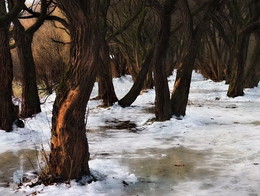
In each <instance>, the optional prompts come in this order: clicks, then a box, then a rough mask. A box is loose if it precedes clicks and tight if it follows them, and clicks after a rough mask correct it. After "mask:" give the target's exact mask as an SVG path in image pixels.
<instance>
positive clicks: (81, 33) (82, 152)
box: [49, 0, 100, 180]
mask: <svg viewBox="0 0 260 196" xmlns="http://www.w3.org/2000/svg"><path fill="white" fill-rule="evenodd" d="M57 2H58V5H59V7H60V8H61V9H62V10H63V11H64V13H65V15H66V17H67V19H68V21H69V24H70V29H69V30H70V34H71V52H70V54H71V57H70V66H69V69H68V72H67V74H66V76H65V78H64V79H63V82H62V83H61V84H60V85H61V86H60V88H59V89H58V92H57V97H56V100H55V103H54V107H53V118H52V137H51V154H50V160H49V161H50V163H49V173H50V174H51V175H53V177H57V178H60V179H61V180H69V179H76V178H80V177H81V176H82V175H89V174H90V171H89V166H88V160H89V151H88V142H87V137H86V128H85V113H86V105H87V103H88V100H89V97H90V93H91V91H92V88H93V85H94V82H95V79H96V76H97V70H98V65H99V63H98V58H99V43H100V39H99V37H100V36H99V31H98V27H99V24H98V21H99V20H98V12H99V1H96V0H84V1H77V0H70V1H64V0H59V1H57Z"/></svg>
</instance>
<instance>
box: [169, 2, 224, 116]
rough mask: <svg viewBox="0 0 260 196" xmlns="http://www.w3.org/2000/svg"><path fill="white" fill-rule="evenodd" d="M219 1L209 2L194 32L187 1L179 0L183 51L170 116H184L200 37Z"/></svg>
mask: <svg viewBox="0 0 260 196" xmlns="http://www.w3.org/2000/svg"><path fill="white" fill-rule="evenodd" d="M219 2H220V0H212V1H211V2H209V5H208V8H207V10H206V12H205V14H204V16H203V18H202V20H201V22H200V23H199V24H198V26H197V27H196V29H195V30H193V20H192V16H191V13H190V8H189V5H188V3H187V0H185V1H184V0H180V1H179V6H180V9H181V11H182V14H183V15H182V20H183V27H184V36H185V42H186V43H185V49H184V53H183V54H184V56H183V59H182V62H181V65H180V66H179V68H178V71H177V76H176V80H175V84H174V90H173V93H172V98H171V106H172V112H173V113H172V114H173V115H176V116H184V115H185V113H186V107H187V103H188V97H189V91H190V83H191V76H192V70H193V67H194V62H195V59H196V56H197V51H198V49H199V46H200V42H201V36H202V34H203V31H205V30H206V27H207V25H206V24H207V23H208V21H209V20H210V18H211V16H212V14H213V13H214V10H215V9H216V8H217V7H218V4H219Z"/></svg>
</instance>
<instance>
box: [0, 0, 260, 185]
mask: <svg viewBox="0 0 260 196" xmlns="http://www.w3.org/2000/svg"><path fill="white" fill-rule="evenodd" d="M26 3H27V2H26ZM259 10H260V1H259V0H248V1H243V0H38V1H33V3H32V2H28V4H25V1H22V0H0V129H2V130H6V131H11V130H12V126H13V123H14V122H15V121H16V120H17V119H24V118H28V117H32V116H34V115H36V114H37V113H39V112H41V108H40V98H39V97H40V92H41V91H44V92H45V93H46V94H50V93H52V92H53V91H55V93H56V100H55V103H54V106H53V111H52V114H53V116H52V128H51V152H50V155H49V160H48V164H47V166H48V172H47V174H48V175H45V176H43V177H42V178H45V180H48V181H50V182H52V181H67V180H69V179H78V178H80V177H82V176H84V175H90V170H89V166H88V161H89V151H88V141H87V137H86V106H87V104H88V101H89V99H90V94H91V92H92V89H93V86H94V83H95V82H98V86H99V95H98V97H96V99H102V101H103V107H109V106H111V105H113V104H114V103H115V102H118V104H119V105H120V106H122V107H128V106H130V105H131V104H132V103H133V102H134V101H135V99H136V98H137V96H138V95H139V94H140V92H141V91H142V90H145V89H149V88H155V94H156V96H155V102H154V104H155V117H156V120H158V121H165V120H169V119H170V118H172V117H181V116H184V115H186V106H187V103H188V96H189V90H190V83H191V77H192V72H193V71H194V70H195V71H197V72H200V73H201V74H202V75H203V76H204V77H205V78H207V79H211V80H213V81H215V82H219V81H224V80H225V81H226V83H227V84H228V85H229V88H228V91H227V96H228V97H232V98H233V97H237V96H242V95H244V88H253V87H255V86H257V85H258V83H259V80H260V12H259ZM50 51H51V52H50ZM174 69H176V70H177V75H176V80H175V84H174V86H173V87H169V85H168V80H167V77H168V76H169V75H170V74H172V72H173V70H174ZM125 74H130V75H131V76H132V78H133V80H134V83H133V86H132V88H131V89H130V91H129V92H128V93H127V94H126V95H125V96H124V97H123V98H121V99H119V100H118V97H117V95H116V92H115V89H114V86H113V80H112V79H113V77H121V76H123V75H125ZM12 84H20V85H21V89H22V93H21V108H20V111H17V107H16V106H14V104H13V103H12V98H13V96H14V95H15V92H14V89H13V87H12ZM171 88H172V89H171ZM170 89H171V90H170Z"/></svg>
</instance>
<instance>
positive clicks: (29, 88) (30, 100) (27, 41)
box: [13, 0, 49, 118]
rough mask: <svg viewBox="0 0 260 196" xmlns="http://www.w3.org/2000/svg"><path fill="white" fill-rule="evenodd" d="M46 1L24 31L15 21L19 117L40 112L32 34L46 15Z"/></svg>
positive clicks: (16, 20)
mask: <svg viewBox="0 0 260 196" xmlns="http://www.w3.org/2000/svg"><path fill="white" fill-rule="evenodd" d="M48 5H49V3H48V4H47V0H41V14H40V16H39V17H38V18H37V20H36V22H35V23H34V24H33V25H32V26H31V27H29V28H28V29H26V30H25V28H24V27H23V25H22V24H21V23H20V21H19V20H18V19H15V20H14V21H13V22H14V25H15V30H14V31H15V32H14V39H15V43H16V47H17V53H18V57H19V60H20V64H21V67H22V107H21V113H20V116H21V117H23V118H27V117H31V116H32V115H34V114H37V113H39V112H41V107H40V99H39V95H38V88H37V83H36V71H35V63H34V59H33V54H32V41H33V36H34V33H35V32H36V31H37V30H38V29H39V28H40V27H41V25H42V24H43V23H44V20H45V17H46V15H47V7H48Z"/></svg>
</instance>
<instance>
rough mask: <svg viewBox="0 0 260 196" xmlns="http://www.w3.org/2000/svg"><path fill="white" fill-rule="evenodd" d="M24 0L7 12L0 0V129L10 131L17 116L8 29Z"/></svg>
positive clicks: (16, 3) (3, 2) (2, 0)
mask: <svg viewBox="0 0 260 196" xmlns="http://www.w3.org/2000/svg"><path fill="white" fill-rule="evenodd" d="M23 4H24V0H17V1H16V2H15V5H14V6H13V8H12V9H11V10H10V12H8V13H7V10H6V4H5V0H0V129H3V130H6V131H10V130H11V129H12V124H13V122H14V120H15V119H16V118H17V114H16V113H15V111H14V107H13V103H12V80H13V64H12V59H11V53H10V47H9V36H8V30H9V26H10V23H11V21H12V20H13V19H14V18H16V17H17V15H18V14H19V13H20V11H21V7H22V5H23Z"/></svg>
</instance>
